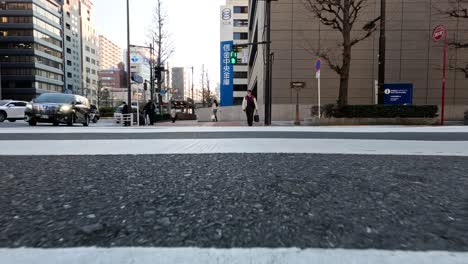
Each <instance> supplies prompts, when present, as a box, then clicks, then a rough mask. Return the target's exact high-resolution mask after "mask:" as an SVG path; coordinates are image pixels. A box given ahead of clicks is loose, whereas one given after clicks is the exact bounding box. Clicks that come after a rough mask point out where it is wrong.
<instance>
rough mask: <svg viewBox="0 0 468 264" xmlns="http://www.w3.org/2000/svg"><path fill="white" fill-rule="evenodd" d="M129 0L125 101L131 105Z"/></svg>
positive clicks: (128, 9)
mask: <svg viewBox="0 0 468 264" xmlns="http://www.w3.org/2000/svg"><path fill="white" fill-rule="evenodd" d="M129 1H130V0H127V88H128V92H127V93H128V94H127V101H128V105H129V107H130V109H132V108H131V106H132V67H131V66H130V3H129Z"/></svg>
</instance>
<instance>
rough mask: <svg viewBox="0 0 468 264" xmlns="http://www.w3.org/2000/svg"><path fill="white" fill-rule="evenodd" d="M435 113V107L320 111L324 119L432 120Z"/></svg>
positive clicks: (329, 108)
mask: <svg viewBox="0 0 468 264" xmlns="http://www.w3.org/2000/svg"><path fill="white" fill-rule="evenodd" d="M437 112H438V107H437V106H436V105H348V106H344V107H341V108H339V107H337V106H336V105H326V106H325V107H324V108H323V109H322V113H323V115H324V116H325V117H335V118H396V117H401V118H434V117H437Z"/></svg>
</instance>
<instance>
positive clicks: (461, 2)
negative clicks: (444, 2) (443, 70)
mask: <svg viewBox="0 0 468 264" xmlns="http://www.w3.org/2000/svg"><path fill="white" fill-rule="evenodd" d="M437 9H438V10H439V11H440V12H441V13H443V14H446V15H447V16H448V17H450V18H454V19H466V20H467V21H468V0H449V3H448V7H447V8H439V7H437ZM449 45H450V47H452V48H455V49H461V50H466V49H468V42H463V41H460V40H459V39H455V40H449ZM464 63H465V66H459V65H451V66H450V67H451V68H452V69H455V70H456V71H460V72H462V73H464V74H465V77H466V78H467V79H468V62H464Z"/></svg>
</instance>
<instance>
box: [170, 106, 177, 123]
mask: <svg viewBox="0 0 468 264" xmlns="http://www.w3.org/2000/svg"><path fill="white" fill-rule="evenodd" d="M171 118H172V123H175V121H176V118H177V112H176V110H175V109H174V108H172V109H171Z"/></svg>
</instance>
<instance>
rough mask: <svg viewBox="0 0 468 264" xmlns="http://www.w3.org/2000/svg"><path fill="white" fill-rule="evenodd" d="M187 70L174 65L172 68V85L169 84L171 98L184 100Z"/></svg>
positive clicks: (187, 83) (186, 89) (186, 86)
mask: <svg viewBox="0 0 468 264" xmlns="http://www.w3.org/2000/svg"><path fill="white" fill-rule="evenodd" d="M187 75H188V72H187V71H185V68H184V67H174V68H172V74H171V78H172V86H171V95H172V100H185V98H186V91H188V86H189V82H188V78H187Z"/></svg>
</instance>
